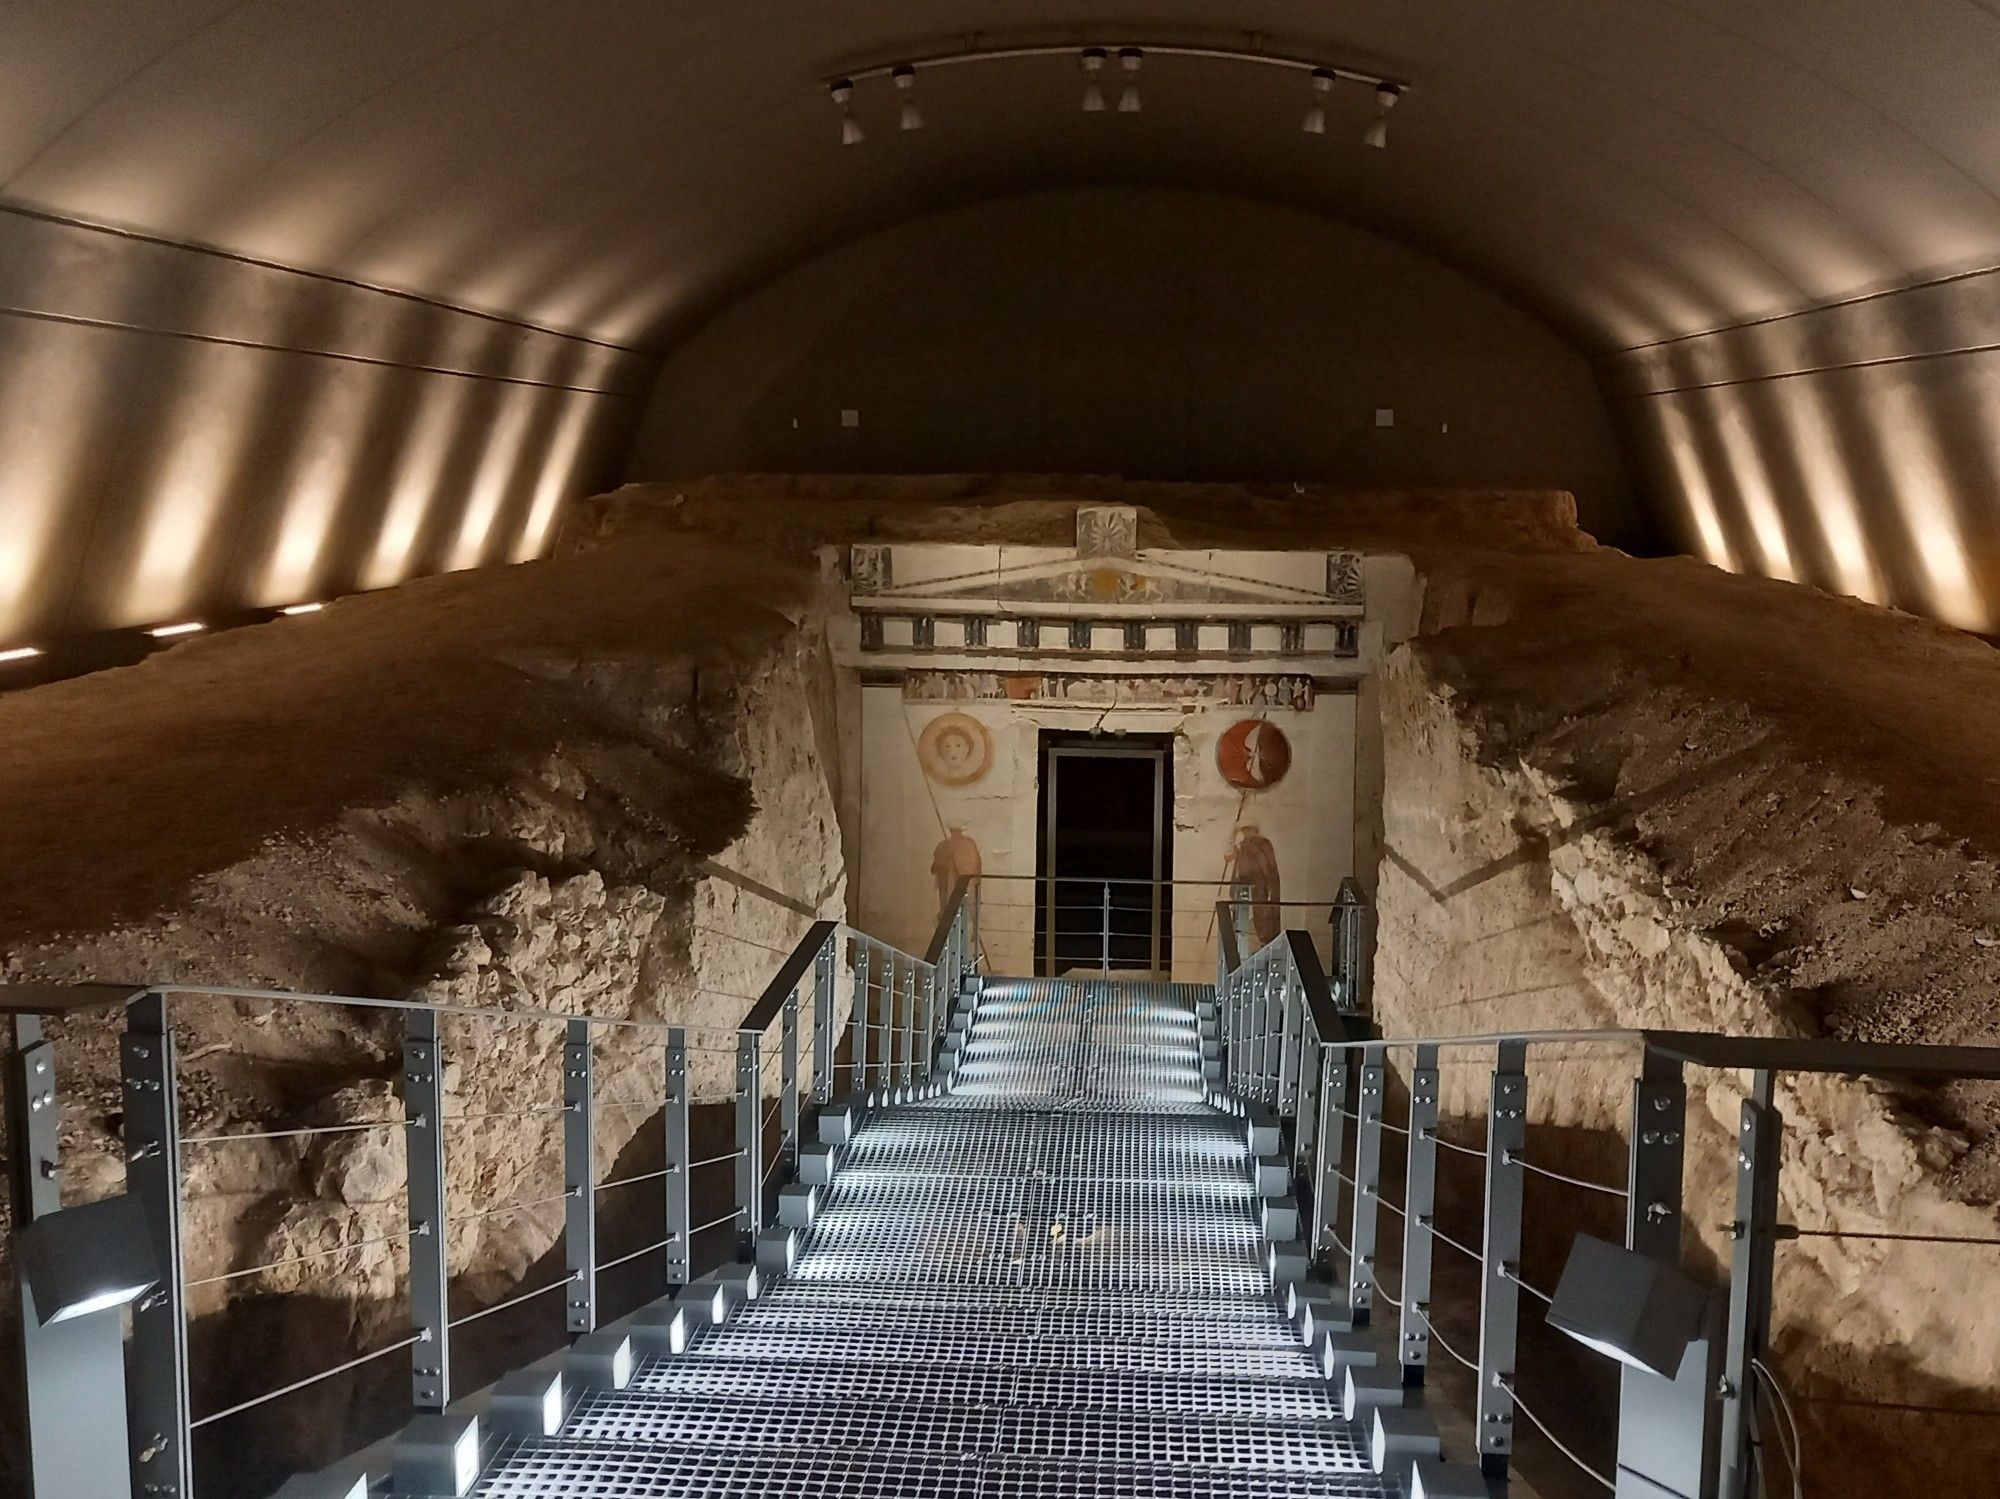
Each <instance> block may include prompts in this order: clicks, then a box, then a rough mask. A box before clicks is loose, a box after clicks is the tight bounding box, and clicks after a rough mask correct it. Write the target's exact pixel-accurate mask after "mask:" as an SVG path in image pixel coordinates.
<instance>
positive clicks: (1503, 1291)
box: [1475, 1041, 1528, 1477]
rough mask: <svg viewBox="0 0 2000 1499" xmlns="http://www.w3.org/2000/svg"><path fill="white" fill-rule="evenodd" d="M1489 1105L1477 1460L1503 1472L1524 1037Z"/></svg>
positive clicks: (1510, 1427)
mask: <svg viewBox="0 0 2000 1499" xmlns="http://www.w3.org/2000/svg"><path fill="white" fill-rule="evenodd" d="M1497 1052H1498V1054H1497V1056H1496V1057H1495V1061H1494V1069H1493V1088H1492V1092H1491V1094H1490V1095H1489V1099H1488V1103H1487V1113H1486V1234H1485V1239H1484V1242H1483V1244H1482V1246H1481V1251H1480V1257H1479V1269H1480V1293H1479V1420H1478V1424H1477V1426H1476V1428H1475V1429H1476V1430H1477V1431H1478V1433H1479V1463H1480V1466H1481V1467H1482V1468H1484V1469H1485V1470H1486V1472H1487V1474H1488V1475H1489V1476H1493V1477H1504V1476H1505V1474H1506V1472H1507V1464H1508V1459H1509V1458H1510V1456H1511V1455H1512V1453H1513V1451H1514V1354H1515V1343H1516V1340H1517V1338H1518V1335H1519V1331H1520V1308H1521V1288H1520V1285H1519V1283H1518V1277H1519V1276H1520V1273H1521V1188H1522V1181H1523V1175H1524V1173H1523V1172H1522V1169H1521V1154H1522V1152H1523V1151H1524V1150H1525V1149H1526V1148H1527V1143H1528V1074H1527V1060H1528V1043H1527V1042H1525V1041H1502V1042H1501V1043H1500V1044H1499V1046H1498V1048H1497Z"/></svg>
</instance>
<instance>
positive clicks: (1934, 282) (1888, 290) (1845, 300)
mask: <svg viewBox="0 0 2000 1499" xmlns="http://www.w3.org/2000/svg"><path fill="white" fill-rule="evenodd" d="M1981 276H2000V265H1984V266H1979V267H1976V268H1975V269H1973V270H1969V271H1952V272H1949V273H1948V274H1946V275H1943V276H1933V277H1930V278H1929V279H1927V280H1923V281H1905V282H1903V283H1901V284H1899V285H1896V286H1885V287H1883V288H1882V289H1881V290H1880V291H1865V292H1858V293H1856V294H1855V295H1853V296H1850V297H1837V298H1835V299H1834V300H1832V301H1830V302H1815V303H1813V305H1812V306H1810V307H1795V308H1793V309H1792V310H1791V311H1790V312H1773V313H1770V314H1768V315H1766V316H1763V317H1753V318H1744V319H1743V320H1742V321H1741V322H1736V323H1721V324H1718V325H1717V326H1715V327H1713V328H1703V329H1700V330H1698V331H1696V332H1694V333H1676V334H1674V335H1673V337H1671V338H1656V339H1653V340H1651V341H1650V342H1647V343H1640V344H1626V345H1624V346H1623V347H1622V348H1616V349H1606V350H1604V351H1603V352H1601V353H1599V354H1598V355H1596V356H1595V357H1597V358H1598V359H1620V358H1623V357H1624V356H1625V355H1627V354H1643V353H1645V352H1646V351H1647V350H1649V349H1665V348H1670V347H1672V346H1673V345H1674V344H1684V343H1693V342H1695V341H1697V340H1699V339H1704V338H1720V337H1722V336H1723V335H1725V334H1729V333H1742V332H1745V331H1747V330H1748V329H1751V328H1768V327H1770V326H1771V325H1772V324H1774V323H1788V322H1791V321H1792V320H1793V319H1795V318H1803V317H1812V316H1814V315H1815V314H1818V313H1822V312H1838V311H1840V310H1842V309H1843V308H1848V307H1863V306H1866V305H1867V304H1868V303H1870V302H1880V301H1885V300H1887V299H1888V298H1890V297H1900V296H1905V295H1908V294H1909V293H1911V292H1920V291H1929V290H1931V289H1932V288H1934V287H1939V286H1951V285H1953V284H1954V283H1956V282H1959V281H1976V280H1978V279H1979V278H1980V277H1981Z"/></svg>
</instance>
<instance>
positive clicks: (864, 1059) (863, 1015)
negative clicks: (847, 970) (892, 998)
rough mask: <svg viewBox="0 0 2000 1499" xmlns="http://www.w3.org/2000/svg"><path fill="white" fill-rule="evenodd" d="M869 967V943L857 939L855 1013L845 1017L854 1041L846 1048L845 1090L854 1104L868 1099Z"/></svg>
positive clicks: (872, 999)
mask: <svg viewBox="0 0 2000 1499" xmlns="http://www.w3.org/2000/svg"><path fill="white" fill-rule="evenodd" d="M868 968H869V952H868V944H867V943H866V942H862V941H859V940H857V941H856V942H855V944H854V1013H853V1014H852V1015H850V1016H849V1017H848V1024H849V1026H851V1027H852V1035H853V1038H854V1044H853V1045H852V1047H850V1048H849V1049H850V1050H851V1051H852V1052H853V1053H854V1056H853V1060H852V1064H851V1065H852V1068H853V1070H852V1071H851V1072H850V1073H849V1075H848V1089H847V1091H848V1096H849V1097H851V1098H853V1099H856V1100H857V1101H858V1100H860V1099H864V1098H866V1097H867V1096H868V1032H869V1030H870V1029H871V1028H872V1022H873V1017H874V1011H875V993H874V990H873V989H871V988H870V987H869V982H868Z"/></svg>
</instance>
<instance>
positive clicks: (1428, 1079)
mask: <svg viewBox="0 0 2000 1499" xmlns="http://www.w3.org/2000/svg"><path fill="white" fill-rule="evenodd" d="M1437 1127H1438V1049H1437V1048H1436V1047H1435V1046H1419V1047H1418V1048H1417V1051H1416V1057H1415V1059H1414V1061H1413V1063H1412V1065H1411V1067H1410V1139H1409V1157H1408V1161H1409V1172H1408V1176H1407V1178H1406V1185H1405V1187H1404V1190H1403V1318H1402V1327H1401V1328H1400V1332H1401V1335H1402V1336H1401V1346H1402V1360H1403V1383H1404V1384H1406V1385H1420V1384H1422V1383H1423V1382H1424V1369H1425V1366H1426V1365H1428V1364H1429V1363H1430V1361H1431V1324H1430V1320H1429V1319H1430V1310H1431V1252H1432V1250H1433V1248H1434V1247H1435V1246H1434V1245H1433V1243H1432V1240H1431V1228H1432V1226H1433V1224H1434V1221H1435V1219H1436V1216H1437V1155H1438V1144H1437Z"/></svg>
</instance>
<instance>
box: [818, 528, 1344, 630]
mask: <svg viewBox="0 0 2000 1499" xmlns="http://www.w3.org/2000/svg"><path fill="white" fill-rule="evenodd" d="M1136 539H1137V521H1136V514H1135V512H1133V511H1131V510H1129V509H1123V508H1121V507H1085V508H1083V509H1080V510H1079V511H1078V512H1077V545H1076V547H1075V549H1074V550H1072V549H1069V548H1060V547H1008V546H951V545H937V544H924V543H916V544H861V545H856V546H854V547H853V548H852V549H851V552H850V554H849V579H850V582H851V584H852V591H853V596H854V597H855V599H856V600H857V602H859V601H869V602H874V603H877V604H881V605H889V604H894V603H898V602H901V603H907V604H912V605H915V604H923V603H936V602H939V601H942V600H946V599H950V600H954V601H958V602H961V603H993V604H999V605H1005V604H1021V603H1040V604H1087V605H1104V604H1138V605H1148V604H1158V605H1206V604H1226V605H1239V606H1240V605H1246V604H1249V605H1274V604H1281V605H1289V606H1291V607H1293V608H1299V607H1305V608H1312V607H1314V606H1319V607H1324V608H1328V609H1331V610H1336V611H1342V612H1345V611H1350V610H1351V611H1359V610H1360V609H1361V607H1362V605H1363V603H1364V599H1363V591H1362V573H1361V558H1360V555H1359V554H1358V553H1354V552H1248V551H1180V550H1165V549H1157V548H1145V549H1142V548H1140V547H1138V546H1137V545H1136V544H1135V543H1136Z"/></svg>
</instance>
